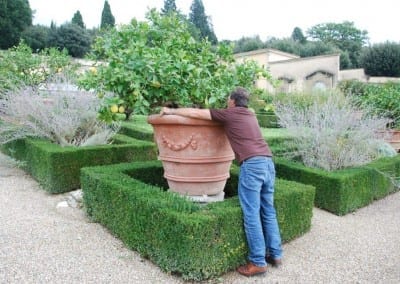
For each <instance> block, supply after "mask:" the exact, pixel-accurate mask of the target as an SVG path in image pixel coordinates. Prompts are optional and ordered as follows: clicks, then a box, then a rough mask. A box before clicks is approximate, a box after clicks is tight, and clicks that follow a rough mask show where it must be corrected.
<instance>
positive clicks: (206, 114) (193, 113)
mask: <svg viewBox="0 0 400 284" xmlns="http://www.w3.org/2000/svg"><path fill="white" fill-rule="evenodd" d="M160 114H161V115H164V114H174V115H180V116H185V117H190V118H199V119H206V120H212V118H211V113H210V110H209V109H200V108H168V107H163V108H162V109H161V112H160Z"/></svg>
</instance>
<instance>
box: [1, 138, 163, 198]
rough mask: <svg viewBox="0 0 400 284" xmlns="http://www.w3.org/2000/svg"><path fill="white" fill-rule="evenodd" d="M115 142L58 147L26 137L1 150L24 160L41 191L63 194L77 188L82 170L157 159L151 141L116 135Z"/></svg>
mask: <svg viewBox="0 0 400 284" xmlns="http://www.w3.org/2000/svg"><path fill="white" fill-rule="evenodd" d="M115 142H116V143H119V144H109V145H100V146H87V147H61V146H59V145H57V144H54V143H51V142H50V141H48V140H42V139H28V138H27V139H22V140H17V141H14V142H10V143H8V144H7V145H5V146H3V147H2V151H3V152H4V153H5V154H8V155H10V156H12V157H14V158H15V159H18V160H20V161H24V162H25V166H24V170H26V171H27V172H28V173H29V174H31V175H32V177H33V178H35V179H36V180H37V181H38V182H39V184H40V185H41V186H42V187H43V189H44V190H46V191H48V192H50V193H63V192H68V191H72V190H75V189H78V188H80V169H81V168H83V167H87V166H97V165H108V164H116V163H123V162H131V161H142V160H155V159H157V147H156V145H155V144H154V143H152V142H148V141H141V140H137V139H134V138H131V137H126V136H124V135H116V138H115Z"/></svg>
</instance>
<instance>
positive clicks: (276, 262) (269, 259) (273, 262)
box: [265, 255, 282, 267]
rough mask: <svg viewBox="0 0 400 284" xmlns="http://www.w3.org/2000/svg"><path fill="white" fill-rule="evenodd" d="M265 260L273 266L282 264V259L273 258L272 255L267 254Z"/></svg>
mask: <svg viewBox="0 0 400 284" xmlns="http://www.w3.org/2000/svg"><path fill="white" fill-rule="evenodd" d="M265 260H266V261H267V263H269V264H271V266H273V267H279V266H281V265H282V259H280V258H273V257H272V256H270V255H268V256H267V257H266V258H265Z"/></svg>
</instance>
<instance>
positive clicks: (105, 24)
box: [100, 0, 115, 29]
mask: <svg viewBox="0 0 400 284" xmlns="http://www.w3.org/2000/svg"><path fill="white" fill-rule="evenodd" d="M114 25H115V18H114V16H113V14H112V13H111V8H110V4H108V1H107V0H106V1H105V2H104V8H103V12H102V13H101V24H100V28H101V29H105V28H110V27H114Z"/></svg>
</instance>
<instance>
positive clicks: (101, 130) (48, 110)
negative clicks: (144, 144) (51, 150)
mask: <svg viewBox="0 0 400 284" xmlns="http://www.w3.org/2000/svg"><path fill="white" fill-rule="evenodd" d="M50 86H51V87H52V89H40V88H34V87H24V88H20V89H18V90H15V91H8V92H6V93H5V94H4V95H3V96H2V97H0V144H1V143H7V142H9V141H12V140H16V139H20V138H25V137H41V138H46V139H49V140H50V141H52V142H54V143H57V144H60V145H61V146H88V145H99V144H106V143H109V141H110V139H111V138H112V137H113V135H114V134H115V133H116V132H117V131H118V130H119V125H118V124H115V123H114V124H112V125H108V124H106V123H105V122H103V121H100V120H99V119H98V110H99V108H100V103H101V102H100V100H99V99H98V98H97V97H96V96H95V95H94V94H93V93H89V92H82V91H79V90H77V89H76V88H71V86H72V85H71V82H68V80H66V81H65V80H63V81H62V83H60V82H57V81H53V83H51V84H50Z"/></svg>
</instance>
